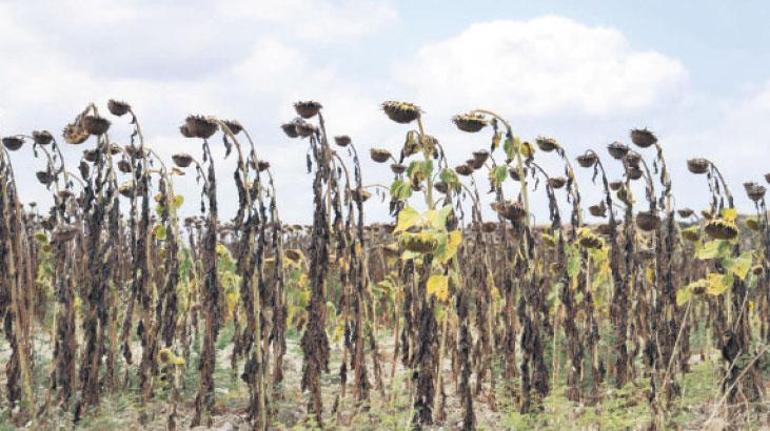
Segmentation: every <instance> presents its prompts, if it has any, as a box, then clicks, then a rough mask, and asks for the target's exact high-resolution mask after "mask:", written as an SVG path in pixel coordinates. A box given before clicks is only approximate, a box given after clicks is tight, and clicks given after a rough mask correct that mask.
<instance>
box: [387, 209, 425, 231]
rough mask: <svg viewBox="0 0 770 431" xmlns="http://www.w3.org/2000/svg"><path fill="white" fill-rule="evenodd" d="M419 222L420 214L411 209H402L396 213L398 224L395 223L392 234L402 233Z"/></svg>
mask: <svg viewBox="0 0 770 431" xmlns="http://www.w3.org/2000/svg"><path fill="white" fill-rule="evenodd" d="M419 221H420V213H418V212H417V210H416V209H414V208H412V207H404V209H402V210H401V211H399V213H398V223H396V229H395V230H394V231H393V233H399V232H404V231H406V230H407V229H409V228H410V227H412V226H414V225H416V224H417V223H418V222H419Z"/></svg>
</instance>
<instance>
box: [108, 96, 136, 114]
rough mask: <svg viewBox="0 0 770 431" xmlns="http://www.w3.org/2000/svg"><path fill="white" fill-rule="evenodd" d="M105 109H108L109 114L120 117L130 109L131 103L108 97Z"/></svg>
mask: <svg viewBox="0 0 770 431" xmlns="http://www.w3.org/2000/svg"><path fill="white" fill-rule="evenodd" d="M107 109H109V111H110V114H112V115H115V116H117V117H121V116H123V115H126V114H127V113H128V111H130V110H131V105H129V104H128V103H126V102H122V101H120V100H115V99H110V100H109V101H108V102H107Z"/></svg>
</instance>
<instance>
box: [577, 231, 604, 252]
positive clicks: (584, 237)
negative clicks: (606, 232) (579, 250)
mask: <svg viewBox="0 0 770 431" xmlns="http://www.w3.org/2000/svg"><path fill="white" fill-rule="evenodd" d="M578 244H580V246H581V247H584V248H590V249H600V248H602V247H603V246H604V241H602V239H601V238H600V237H599V236H598V235H595V234H593V233H591V232H584V233H583V234H581V235H580V238H579V239H578Z"/></svg>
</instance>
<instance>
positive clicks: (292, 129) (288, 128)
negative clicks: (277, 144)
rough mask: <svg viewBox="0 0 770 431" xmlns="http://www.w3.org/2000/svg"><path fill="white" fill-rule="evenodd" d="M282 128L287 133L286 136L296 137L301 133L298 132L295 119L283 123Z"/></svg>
mask: <svg viewBox="0 0 770 431" xmlns="http://www.w3.org/2000/svg"><path fill="white" fill-rule="evenodd" d="M281 130H283V133H285V134H286V136H288V137H290V138H296V137H298V136H299V133H298V132H297V124H296V123H295V122H293V121H292V122H291V123H284V124H281Z"/></svg>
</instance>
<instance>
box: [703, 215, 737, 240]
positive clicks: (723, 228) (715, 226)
mask: <svg viewBox="0 0 770 431" xmlns="http://www.w3.org/2000/svg"><path fill="white" fill-rule="evenodd" d="M704 230H705V231H706V234H708V236H710V237H712V238H714V239H733V238H735V237H736V236H738V226H736V225H735V223H733V222H731V221H727V220H724V219H722V218H717V219H712V220H710V221H709V222H708V223H706V227H705V228H704Z"/></svg>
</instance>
